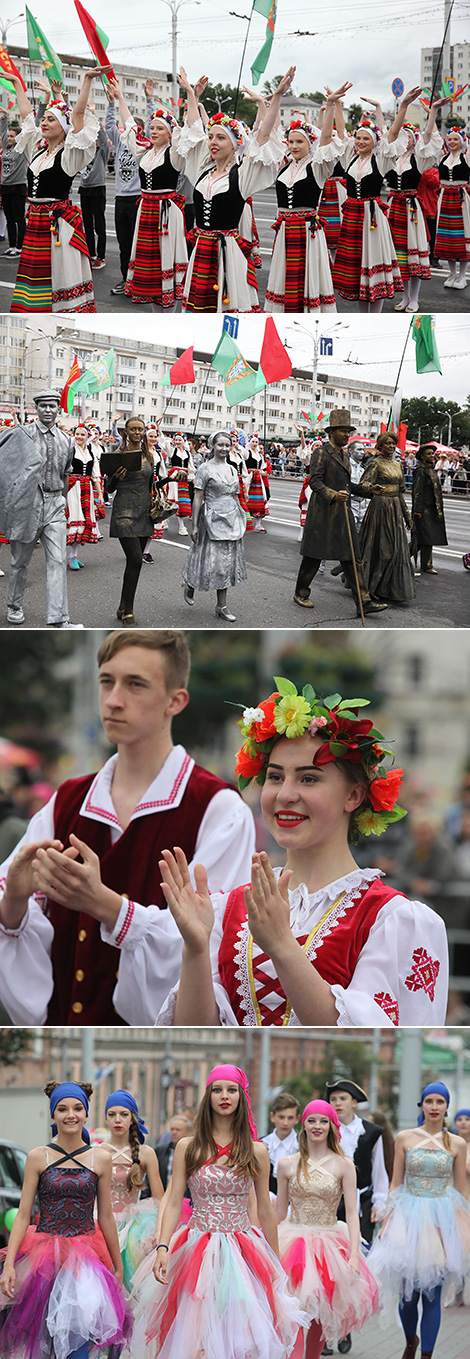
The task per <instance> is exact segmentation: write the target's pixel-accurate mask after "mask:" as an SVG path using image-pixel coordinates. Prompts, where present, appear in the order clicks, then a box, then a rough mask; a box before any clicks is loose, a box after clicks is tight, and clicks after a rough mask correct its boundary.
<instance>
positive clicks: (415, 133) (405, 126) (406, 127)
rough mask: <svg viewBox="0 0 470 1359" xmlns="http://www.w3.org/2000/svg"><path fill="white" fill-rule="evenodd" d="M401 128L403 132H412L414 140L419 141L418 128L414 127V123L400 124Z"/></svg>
mask: <svg viewBox="0 0 470 1359" xmlns="http://www.w3.org/2000/svg"><path fill="white" fill-rule="evenodd" d="M402 127H403V131H404V132H412V133H413V136H414V138H415V140H416V141H417V142H418V141H419V127H415V125H414V123H402Z"/></svg>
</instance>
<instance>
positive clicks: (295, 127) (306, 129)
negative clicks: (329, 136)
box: [283, 118, 318, 146]
mask: <svg viewBox="0 0 470 1359" xmlns="http://www.w3.org/2000/svg"><path fill="white" fill-rule="evenodd" d="M289 132H302V133H303V135H304V137H306V138H307V141H309V142H311V143H312V145H313V142H317V141H318V134H317V131H316V129H315V128H314V126H313V123H307V122H305V121H304V119H303V118H296V119H295V120H294V122H293V123H289V127H286V131H285V136H284V138H283V140H284V142H285V145H286V146H288V145H289Z"/></svg>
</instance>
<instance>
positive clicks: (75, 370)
mask: <svg viewBox="0 0 470 1359" xmlns="http://www.w3.org/2000/svg"><path fill="white" fill-rule="evenodd" d="M81 376H82V375H81V372H80V368H79V363H78V359H77V355H75V358H74V361H73V364H72V367H71V369H70V373H69V375H68V378H67V381H66V384H65V387H64V388H63V390H62V392H61V397H60V404H61V406H62V410H63V411H67V412H69V411H71V410H73V400H72V405H71V406H70V407H69V404H68V394H69V390H70V387H71V386H72V383H74V382H78V380H79V378H81Z"/></svg>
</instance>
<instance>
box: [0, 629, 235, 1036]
mask: <svg viewBox="0 0 470 1359" xmlns="http://www.w3.org/2000/svg"><path fill="white" fill-rule="evenodd" d="M98 664H99V668H100V693H101V702H100V707H101V719H102V722H103V726H104V729H105V732H106V736H107V737H108V739H109V741H110V742H111V743H112V744H114V745H116V746H117V755H113V756H112V757H111V759H110V760H108V761H107V763H106V764H105V765H104V768H102V769H101V770H100V771H99V772H98V774H96V775H88V776H87V777H85V778H81V779H70V780H68V781H67V783H64V784H63V785H62V786H61V788H59V790H58V792H57V793H56V794H55V795H54V797H53V798H52V799H51V801H50V802H49V803H48V804H47V806H46V807H44V808H43V809H42V811H40V812H38V813H37V814H36V816H34V817H33V819H32V821H31V822H30V825H29V827H28V830H27V831H26V834H25V835H24V837H23V839H22V840H21V841H20V844H19V846H17V848H16V850H15V851H14V852H13V854H11V855H10V857H9V859H7V860H6V862H5V864H4V865H3V866H2V867H1V868H0V977H1V981H0V1000H1V1001H3V1004H4V1005H5V1006H6V1008H7V1010H8V1012H9V1014H10V1015H11V1018H12V1020H13V1022H14V1023H15V1024H34V1025H36V1024H44V1023H46V1022H47V1023H51V1024H84V1025H87V1024H119V1023H122V1021H123V1020H124V1021H125V1022H127V1023H128V1024H137V1025H138V1024H153V1023H154V1020H155V1017H156V1015H157V1013H158V1010H159V1007H160V1005H161V1002H162V999H163V998H164V997H165V996H166V994H167V992H168V991H169V989H170V988H171V986H173V985H174V983H175V982H176V981H177V980H178V977H179V974H180V968H181V936H180V934H179V931H178V929H177V927H176V925H175V923H174V921H173V919H172V917H171V915H170V912H169V911H168V910H167V909H166V906H165V901H164V897H163V893H162V890H161V876H160V871H159V867H158V862H159V859H160V858H161V854H162V850H163V849H165V848H168V847H172V846H173V845H174V844H178V845H182V846H183V847H184V850H185V854H186V857H187V859H188V862H189V863H190V864H191V865H192V864H193V863H194V861H196V862H199V863H203V864H204V865H205V867H206V869H207V872H208V875H209V880H210V882H211V883H212V890H213V891H214V890H217V889H218V888H219V887H220V886H221V884H223V883H226V881H227V875H228V877H229V878H230V880H231V885H232V887H235V886H237V885H239V884H240V883H242V882H245V881H246V880H247V878H248V877H249V875H250V870H251V856H252V853H253V850H254V823H253V817H252V814H251V812H250V810H249V808H248V807H247V806H246V805H245V803H244V802H243V801H242V799H241V798H240V796H239V794H238V793H237V792H235V791H234V789H232V788H230V786H229V785H228V784H226V783H223V782H222V780H221V779H219V778H216V777H215V775H213V774H210V773H209V772H208V770H206V769H203V768H202V767H201V766H199V765H196V764H195V763H194V760H193V759H192V758H191V756H190V755H188V754H187V752H186V751H185V750H184V748H183V747H182V746H174V745H173V741H172V735H171V726H172V720H173V718H174V717H175V716H176V715H177V714H178V713H179V712H181V711H182V710H183V708H185V707H186V704H187V703H188V701H189V694H188V690H187V687H186V686H187V682H188V678H189V664H190V657H189V648H188V644H187V641H186V638H185V636H184V634H183V633H182V632H178V631H158V630H149V631H133V632H132V633H126V632H113V633H111V634H110V635H109V636H108V637H107V638H106V640H105V642H104V643H103V645H102V647H101V648H100V651H99V653H98Z"/></svg>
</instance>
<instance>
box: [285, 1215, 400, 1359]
mask: <svg viewBox="0 0 470 1359" xmlns="http://www.w3.org/2000/svg"><path fill="white" fill-rule="evenodd" d="M279 1249H280V1255H281V1263H282V1265H283V1267H284V1269H285V1271H286V1274H287V1276H288V1279H289V1287H290V1290H291V1292H292V1293H293V1294H294V1296H295V1297H296V1298H297V1301H298V1303H299V1306H300V1307H301V1308H302V1310H303V1311H304V1312H307V1313H308V1315H309V1317H310V1318H311V1320H313V1321H318V1323H319V1325H320V1326H321V1330H322V1334H323V1335H324V1337H325V1340H326V1342H327V1344H328V1345H335V1344H337V1343H338V1341H339V1340H343V1339H344V1336H345V1335H348V1334H349V1332H350V1331H360V1330H361V1327H362V1326H363V1325H364V1323H365V1322H366V1321H368V1319H369V1317H371V1316H372V1314H373V1313H374V1312H376V1311H377V1308H378V1288H377V1283H376V1281H375V1279H374V1276H373V1274H371V1272H370V1269H368V1267H367V1265H366V1263H365V1260H363V1259H362V1258H361V1259H360V1274H359V1275H357V1274H356V1273H355V1272H354V1270H353V1269H351V1266H350V1264H349V1257H350V1245H349V1234H348V1230H347V1227H346V1225H345V1223H343V1222H338V1223H337V1224H336V1226H335V1227H321V1228H319V1227H313V1226H312V1227H309V1226H304V1225H300V1224H299V1223H298V1222H292V1221H291V1219H290V1218H288V1219H286V1221H284V1222H281V1224H280V1226H279Z"/></svg>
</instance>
